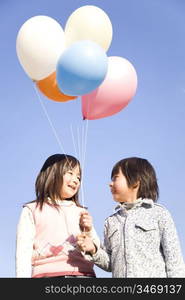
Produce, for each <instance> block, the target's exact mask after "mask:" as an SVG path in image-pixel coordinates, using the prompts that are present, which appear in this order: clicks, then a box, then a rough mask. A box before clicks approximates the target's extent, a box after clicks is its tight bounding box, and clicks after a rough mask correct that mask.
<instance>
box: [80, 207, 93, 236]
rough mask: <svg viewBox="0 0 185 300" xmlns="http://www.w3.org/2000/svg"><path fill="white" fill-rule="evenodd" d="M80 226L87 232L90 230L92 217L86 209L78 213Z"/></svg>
mask: <svg viewBox="0 0 185 300" xmlns="http://www.w3.org/2000/svg"><path fill="white" fill-rule="evenodd" d="M79 223H80V228H81V230H82V231H85V232H88V231H91V230H92V225H93V221H92V217H91V216H90V215H89V213H88V212H87V211H83V212H81V214H80V221H79Z"/></svg>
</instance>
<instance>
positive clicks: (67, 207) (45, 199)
mask: <svg viewBox="0 0 185 300" xmlns="http://www.w3.org/2000/svg"><path fill="white" fill-rule="evenodd" d="M80 181H81V169H80V163H79V161H78V160H77V159H76V158H75V157H73V156H70V155H64V154H55V155H52V156H50V157H49V158H48V159H47V160H46V161H45V163H44V165H43V167H42V168H41V170H40V173H39V174H38V176H37V179H36V182H35V190H36V200H34V201H32V202H30V203H27V204H25V205H24V206H23V209H22V213H21V216H20V220H19V223H18V228H17V242H16V276H17V277H34V278H38V277H54V276H55V277H58V276H65V277H68V276H69V277H71V276H72V277H74V276H77V277H86V276H87V277H95V272H94V270H93V262H90V261H88V260H87V259H86V258H85V255H84V254H82V253H81V252H80V251H79V250H78V248H77V247H76V236H77V235H79V234H80V233H81V231H86V234H87V235H89V236H91V237H92V239H93V240H94V242H95V244H96V243H99V242H98V238H97V235H96V233H95V230H94V229H93V228H92V227H91V226H89V225H88V222H87V223H86V225H83V226H81V225H80V224H79V220H80V215H81V214H82V215H83V214H84V215H87V214H88V213H87V211H86V210H85V209H84V208H83V207H82V206H81V205H80V204H79V202H78V191H79V188H80ZM89 220H90V217H89ZM91 228H92V229H91Z"/></svg>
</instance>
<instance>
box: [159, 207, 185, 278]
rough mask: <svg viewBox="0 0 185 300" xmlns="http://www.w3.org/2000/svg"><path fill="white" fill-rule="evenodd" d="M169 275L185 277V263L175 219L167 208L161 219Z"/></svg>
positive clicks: (162, 243)
mask: <svg viewBox="0 0 185 300" xmlns="http://www.w3.org/2000/svg"><path fill="white" fill-rule="evenodd" d="M159 226H160V233H161V245H162V250H163V254H164V257H165V264H166V272H167V277H171V278H172V277H183V278H184V277H185V264H184V261H183V256H182V252H181V246H180V241H179V237H178V234H177V230H176V227H175V224H174V221H173V219H172V217H171V215H170V213H169V212H168V211H167V210H164V212H163V216H162V218H161V220H160V221H159Z"/></svg>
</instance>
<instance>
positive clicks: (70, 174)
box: [61, 166, 81, 199]
mask: <svg viewBox="0 0 185 300" xmlns="http://www.w3.org/2000/svg"><path fill="white" fill-rule="evenodd" d="M80 180H81V178H80V169H79V166H76V167H75V168H72V169H69V170H67V171H66V172H65V174H64V175H63V184H62V189H61V198H62V199H69V198H72V197H73V196H74V195H75V194H76V193H77V192H78V190H79V188H80Z"/></svg>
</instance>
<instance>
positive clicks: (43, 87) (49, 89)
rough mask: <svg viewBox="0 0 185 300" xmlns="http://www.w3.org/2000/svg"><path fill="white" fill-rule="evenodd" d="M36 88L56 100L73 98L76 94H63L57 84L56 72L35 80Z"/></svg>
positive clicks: (62, 100)
mask: <svg viewBox="0 0 185 300" xmlns="http://www.w3.org/2000/svg"><path fill="white" fill-rule="evenodd" d="M36 85H37V88H38V89H39V90H40V91H41V92H42V93H43V94H44V95H45V96H46V97H47V98H49V99H51V100H54V101H57V102H66V101H69V100H74V99H76V98H77V96H68V95H65V94H63V93H62V92H61V91H60V90H59V88H58V85H57V80H56V72H53V73H52V74H50V75H49V76H48V77H46V78H44V79H42V80H38V81H36Z"/></svg>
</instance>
